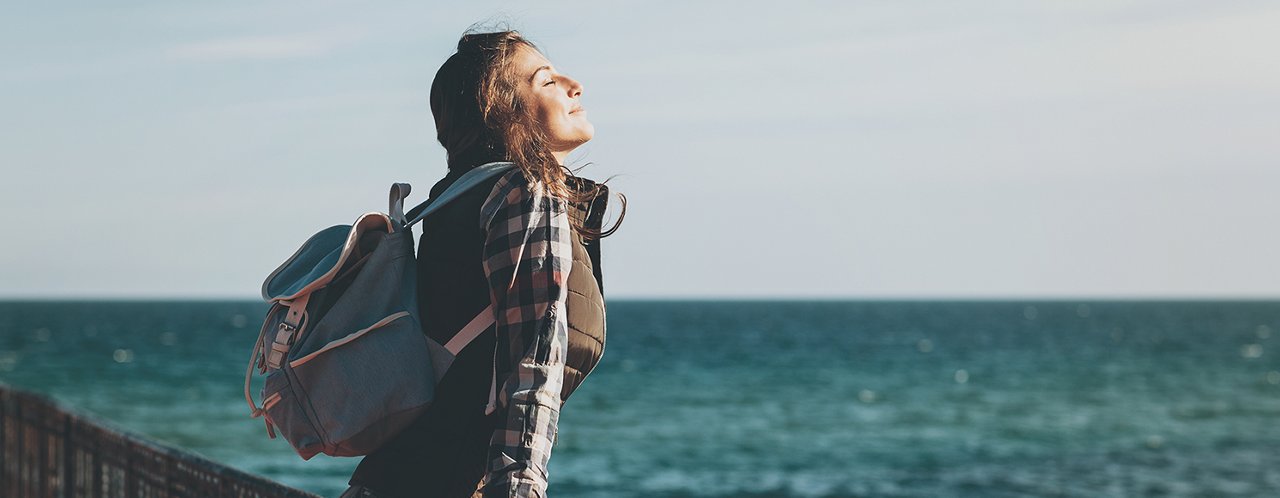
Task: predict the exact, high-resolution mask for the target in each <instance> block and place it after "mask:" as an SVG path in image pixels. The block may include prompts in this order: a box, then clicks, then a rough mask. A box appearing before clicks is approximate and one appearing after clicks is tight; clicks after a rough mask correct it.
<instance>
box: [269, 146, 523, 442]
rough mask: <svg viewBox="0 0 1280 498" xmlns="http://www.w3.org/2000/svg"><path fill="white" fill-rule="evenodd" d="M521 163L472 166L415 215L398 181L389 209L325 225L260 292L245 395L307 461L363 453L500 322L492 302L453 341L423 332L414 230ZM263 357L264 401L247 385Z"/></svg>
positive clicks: (418, 408)
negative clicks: (407, 210) (408, 214)
mask: <svg viewBox="0 0 1280 498" xmlns="http://www.w3.org/2000/svg"><path fill="white" fill-rule="evenodd" d="M513 167H515V164H513V163H510V162H495V163H488V164H484V165H481V166H477V167H475V168H474V169H472V170H471V171H468V172H467V173H466V174H464V175H462V177H461V178H459V179H458V180H457V181H456V182H455V183H454V184H453V185H451V186H450V187H449V188H448V189H447V190H445V191H444V193H442V194H441V195H440V196H439V197H437V198H436V199H434V200H432V201H428V202H429V204H424V206H420V207H419V208H417V209H420V210H421V211H422V212H421V214H419V215H417V216H416V217H415V218H414V219H412V220H407V221H406V220H405V215H404V199H405V197H407V196H408V195H409V191H410V186H409V185H408V184H405V183H397V184H394V185H392V187H391V195H390V202H389V204H390V206H389V213H387V214H383V213H377V212H373V213H367V214H364V215H362V216H360V217H359V219H357V220H356V222H355V224H353V225H336V226H332V227H329V228H326V229H324V230H321V231H320V232H318V233H316V234H315V235H313V236H311V238H309V239H307V241H306V242H305V243H303V245H302V247H301V248H300V249H298V251H297V252H296V253H294V254H293V256H291V257H290V258H289V259H288V260H286V261H285V262H284V264H282V265H280V267H279V268H277V269H276V270H275V271H273V272H272V273H271V275H269V276H268V277H267V279H266V281H265V282H263V284H262V297H263V299H265V300H266V301H267V302H269V303H271V308H270V310H269V311H268V312H267V316H266V320H265V321H264V323H263V325H262V331H261V332H260V333H259V334H258V341H257V343H255V344H254V347H253V353H252V354H251V355H250V357H249V367H248V368H247V369H246V370H245V379H244V396H245V399H246V400H247V401H248V402H249V408H250V410H251V413H250V415H251V416H252V417H254V418H257V417H259V416H261V417H263V418H264V421H265V423H266V426H267V434H268V436H270V437H271V438H275V437H276V429H278V430H279V432H280V433H281V434H283V435H284V438H285V439H286V440H288V441H289V444H291V445H292V446H293V447H294V449H295V450H297V452H298V455H300V456H301V457H302V458H303V459H304V460H309V459H311V457H313V456H315V455H316V454H317V453H324V454H326V455H330V456H360V455H366V454H369V453H370V452H372V451H373V450H375V449H377V448H378V447H379V446H381V445H382V444H383V443H384V442H386V441H387V440H389V439H391V437H393V436H395V435H396V434H397V433H398V432H400V431H401V430H402V429H404V428H405V427H407V426H408V425H409V424H410V423H411V422H413V420H414V419H416V418H417V417H418V416H419V415H421V414H422V413H423V412H424V411H425V410H426V409H427V408H428V407H429V406H430V404H431V401H432V399H433V397H434V393H435V384H436V382H437V381H439V379H440V378H441V377H443V376H444V373H445V372H446V371H447V370H448V368H449V365H450V364H451V363H452V361H453V358H454V357H455V356H456V355H457V354H458V352H459V351H461V350H462V348H463V347H465V346H466V345H467V344H468V343H470V342H471V341H472V340H473V339H475V337H476V336H478V335H480V333H481V332H483V331H484V330H485V329H487V328H488V327H489V326H490V325H492V324H493V309H492V307H490V308H487V309H485V310H484V311H483V312H481V313H480V314H479V315H477V316H476V318H475V319H473V320H471V323H469V324H468V325H467V326H466V327H464V328H463V330H462V331H460V332H459V333H458V334H456V335H455V336H454V338H453V339H452V340H450V341H449V343H448V344H443V345H442V344H437V343H435V341H432V340H431V339H429V338H427V336H426V334H424V333H423V330H422V327H421V325H420V324H421V323H422V319H423V318H424V317H419V316H418V300H417V289H416V286H417V274H416V271H417V261H416V258H415V255H414V248H413V243H414V241H413V232H412V230H411V228H412V227H413V225H414V224H416V223H417V222H419V221H421V220H422V219H423V218H425V217H427V216H428V215H430V214H431V213H433V212H436V211H437V210H438V209H439V208H440V207H442V206H444V205H445V204H447V203H448V202H449V201H451V200H453V199H456V198H458V197H459V196H460V195H461V194H462V193H463V192H465V191H467V190H469V189H470V188H472V187H474V186H476V185H478V184H480V183H482V182H484V180H486V179H489V178H492V177H494V176H495V175H498V174H501V173H503V172H505V171H508V170H509V169H510V168H513ZM477 257H479V256H477ZM425 318H426V319H430V317H425ZM255 366H256V367H257V369H258V373H259V374H263V375H265V377H266V379H265V384H264V386H263V388H262V392H261V396H262V406H261V407H259V406H258V405H257V403H255V401H254V399H253V396H252V395H251V394H250V382H251V381H252V379H253V370H254V367H255ZM273 426H274V428H273Z"/></svg>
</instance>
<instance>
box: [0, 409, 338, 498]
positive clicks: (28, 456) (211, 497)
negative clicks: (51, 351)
mask: <svg viewBox="0 0 1280 498" xmlns="http://www.w3.org/2000/svg"><path fill="white" fill-rule="evenodd" d="M0 466H2V467H3V472H0V496H3V497H6V498H73V497H75V498H81V497H83V498H232V497H234V498H276V497H290V498H295V497H296V498H319V497H317V496H316V495H313V494H311V493H307V492H305V491H300V490H297V489H293V488H290V487H288V486H285V485H283V484H280V483H277V482H273V481H270V480H267V479H265V478H262V477H258V476H254V475H252V474H248V473H245V472H242V471H239V470H236V469H233V468H230V467H227V466H225V465H222V464H219V463H216V462H212V461H210V460H208V459H205V458H203V457H200V456H198V455H194V454H191V453H187V452H184V451H182V450H181V449H178V448H174V447H171V446H167V445H165V444H163V443H159V442H156V441H150V440H147V439H145V438H143V437H140V436H136V435H133V434H130V433H128V432H127V431H123V430H120V429H117V428H114V427H112V426H111V424H108V423H105V422H102V421H98V420H94V419H93V418H92V417H89V416H87V415H83V414H76V413H72V412H71V411H70V410H66V409H63V408H62V407H60V406H59V405H58V404H57V403H56V402H54V401H53V400H51V399H49V398H46V397H44V396H41V395H38V394H34V393H31V392H27V391H22V390H19V389H15V388H13V387H11V386H6V385H3V384H0Z"/></svg>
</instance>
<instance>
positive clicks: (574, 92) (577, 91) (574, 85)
mask: <svg viewBox="0 0 1280 498" xmlns="http://www.w3.org/2000/svg"><path fill="white" fill-rule="evenodd" d="M565 79H567V80H569V96H570V97H577V96H579V95H582V83H580V82H578V80H575V79H573V78H570V77H568V76H565Z"/></svg>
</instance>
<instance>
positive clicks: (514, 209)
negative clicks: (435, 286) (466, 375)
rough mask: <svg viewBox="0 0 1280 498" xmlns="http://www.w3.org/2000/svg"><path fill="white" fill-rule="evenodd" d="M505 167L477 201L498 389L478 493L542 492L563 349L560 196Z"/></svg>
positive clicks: (569, 251)
mask: <svg viewBox="0 0 1280 498" xmlns="http://www.w3.org/2000/svg"><path fill="white" fill-rule="evenodd" d="M542 186H543V184H542V183H541V182H538V183H536V184H534V185H533V186H532V187H531V186H530V184H529V183H528V181H527V180H526V179H525V178H524V175H523V174H522V173H521V171H520V169H518V168H517V169H513V170H512V171H509V172H507V173H505V174H504V175H503V176H502V177H501V178H499V180H498V182H497V183H496V184H495V185H494V187H493V190H492V191H491V192H490V194H489V197H488V198H487V199H485V202H484V204H483V207H482V208H481V216H480V220H481V221H480V222H481V224H482V225H483V228H484V230H485V243H484V271H485V275H486V276H487V278H488V279H489V288H490V292H491V298H492V302H493V305H494V314H495V320H496V324H495V327H496V331H497V347H496V351H495V352H494V365H495V367H494V368H495V373H494V375H495V377H494V379H495V383H497V386H498V392H497V393H496V394H495V393H490V395H491V396H496V400H495V402H496V404H491V408H492V409H497V410H505V414H506V415H505V419H504V421H503V422H501V423H500V424H499V426H498V428H497V429H496V430H495V431H494V434H493V438H492V440H491V441H490V443H489V453H488V467H487V469H486V474H485V478H484V481H483V482H484V486H483V495H484V496H485V497H499V496H500V497H505V498H511V497H521V498H523V497H544V496H546V489H547V461H548V460H549V459H550V457H551V446H552V445H553V444H554V443H555V439H556V433H557V430H556V424H557V422H558V420H559V417H560V402H561V400H560V387H561V384H562V380H563V378H564V363H565V355H566V349H567V347H568V334H569V332H568V319H567V317H566V315H565V300H566V298H567V296H568V281H569V270H570V269H571V268H572V267H573V246H572V245H570V244H572V243H573V239H572V236H571V233H570V230H571V228H570V225H569V217H568V216H569V212H568V209H569V204H568V201H566V200H564V199H561V198H558V197H555V196H552V195H549V194H548V193H547V192H544V191H543V189H542Z"/></svg>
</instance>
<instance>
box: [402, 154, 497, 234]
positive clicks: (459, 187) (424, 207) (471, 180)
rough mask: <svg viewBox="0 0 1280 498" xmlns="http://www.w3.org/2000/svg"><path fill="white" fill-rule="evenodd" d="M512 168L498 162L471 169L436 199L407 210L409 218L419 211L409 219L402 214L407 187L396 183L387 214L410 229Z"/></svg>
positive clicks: (407, 192) (407, 194)
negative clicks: (476, 187)
mask: <svg viewBox="0 0 1280 498" xmlns="http://www.w3.org/2000/svg"><path fill="white" fill-rule="evenodd" d="M514 167H516V164H515V163H513V162H508V161H498V162H492V163H485V164H482V165H480V166H476V167H474V168H472V169H471V171H468V172H466V173H464V174H463V175H462V177H460V178H458V179H457V181H454V182H453V184H452V185H449V188H447V189H445V191H444V192H442V193H440V195H439V196H438V197H436V198H434V199H428V200H427V201H426V202H423V203H422V204H419V205H418V207H415V208H413V209H411V210H409V215H411V216H413V213H414V212H418V211H420V212H418V214H417V215H416V216H413V217H412V218H411V219H406V217H405V215H404V214H403V213H404V211H403V210H404V198H405V197H408V196H409V186H408V184H405V183H397V184H395V185H392V186H391V207H390V211H389V212H390V213H391V216H392V219H393V220H394V221H395V222H396V224H397V225H399V226H401V227H404V228H409V227H412V226H413V225H415V224H417V223H418V222H419V221H422V220H423V219H424V218H426V217H427V216H428V215H430V214H431V213H434V212H436V211H437V210H439V209H440V208H442V207H444V206H445V205H447V204H449V202H451V201H453V200H455V199H457V198H458V197H461V196H462V194H464V193H466V192H467V191H468V190H471V189H472V188H474V187H475V186H477V185H479V184H481V183H483V182H484V181H485V180H488V179H491V178H493V177H494V176H497V175H499V174H502V173H505V172H507V171H509V170H511V168H514Z"/></svg>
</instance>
